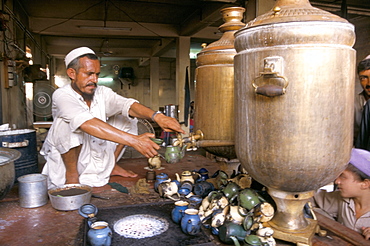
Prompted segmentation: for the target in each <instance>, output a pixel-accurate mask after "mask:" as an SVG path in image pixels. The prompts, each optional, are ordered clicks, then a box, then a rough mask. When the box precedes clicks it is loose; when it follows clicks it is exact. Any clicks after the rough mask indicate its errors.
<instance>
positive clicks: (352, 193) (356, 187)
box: [335, 170, 362, 198]
mask: <svg viewBox="0 0 370 246" xmlns="http://www.w3.org/2000/svg"><path fill="white" fill-rule="evenodd" d="M361 183H362V182H361V181H360V180H358V179H357V178H356V176H355V174H354V173H353V172H351V171H348V170H344V171H343V172H342V173H341V174H340V175H339V177H338V178H337V179H336V180H335V184H337V185H338V190H339V191H340V193H341V196H342V197H345V198H351V197H357V196H359V195H360V191H361Z"/></svg>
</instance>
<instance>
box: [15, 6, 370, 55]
mask: <svg viewBox="0 0 370 246" xmlns="http://www.w3.org/2000/svg"><path fill="white" fill-rule="evenodd" d="M252 1H255V0H251V1H249V2H252ZM343 1H344V2H346V5H342V7H341V4H342V2H343ZM343 1H342V0H340V1H335V0H318V1H311V4H312V5H313V6H315V7H319V8H322V9H324V10H327V11H331V12H333V13H336V14H338V15H342V13H347V19H351V18H357V17H358V16H365V17H366V18H370V0H343ZM230 6H241V7H246V8H248V1H240V0H16V5H15V8H16V7H18V8H20V11H21V12H23V13H24V14H25V16H28V21H29V26H30V30H31V32H33V33H35V34H39V35H41V36H42V37H43V39H44V40H45V42H46V51H47V53H48V54H50V55H51V56H55V57H59V58H63V57H64V56H65V54H66V53H68V52H69V51H70V50H72V49H73V48H75V47H79V46H89V47H91V48H92V49H94V50H95V51H96V52H97V53H98V54H99V56H100V57H102V58H105V59H119V58H125V59H127V58H130V59H132V58H135V59H138V58H145V57H151V56H171V54H172V55H173V54H175V52H174V51H175V47H176V38H177V37H179V36H190V37H191V43H192V46H194V47H198V48H200V44H201V43H203V42H206V43H209V42H213V41H214V40H217V39H219V38H220V33H219V32H218V27H219V26H220V25H221V24H222V23H223V20H222V16H221V14H220V10H221V9H223V8H225V7H230ZM341 10H342V11H341ZM343 10H346V11H344V12H343Z"/></svg>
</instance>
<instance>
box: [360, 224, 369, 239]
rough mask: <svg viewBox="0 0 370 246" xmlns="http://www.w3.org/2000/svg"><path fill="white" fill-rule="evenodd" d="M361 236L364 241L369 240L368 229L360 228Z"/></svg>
mask: <svg viewBox="0 0 370 246" xmlns="http://www.w3.org/2000/svg"><path fill="white" fill-rule="evenodd" d="M362 235H363V236H364V237H365V239H366V240H369V239H370V227H362Z"/></svg>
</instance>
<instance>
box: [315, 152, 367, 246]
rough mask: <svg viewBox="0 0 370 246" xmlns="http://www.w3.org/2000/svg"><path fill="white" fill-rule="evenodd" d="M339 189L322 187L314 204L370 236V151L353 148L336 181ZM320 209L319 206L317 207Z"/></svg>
mask: <svg viewBox="0 0 370 246" xmlns="http://www.w3.org/2000/svg"><path fill="white" fill-rule="evenodd" d="M335 184H336V185H337V190H335V191H333V192H326V191H325V190H319V192H318V193H317V194H316V195H315V196H314V199H313V200H314V201H313V202H314V206H315V207H318V208H319V210H321V211H323V212H324V213H326V215H329V217H332V218H335V219H336V220H337V221H338V222H339V223H341V224H343V225H345V226H346V227H348V228H351V229H352V230H355V231H357V232H359V233H361V234H362V235H363V236H364V237H365V239H366V240H369V239H370V152H368V151H366V150H363V149H355V148H354V149H352V153H351V159H350V161H349V164H348V166H347V168H346V169H345V170H344V171H343V172H342V173H341V174H340V175H339V177H338V178H337V179H336V180H335ZM315 210H316V209H315Z"/></svg>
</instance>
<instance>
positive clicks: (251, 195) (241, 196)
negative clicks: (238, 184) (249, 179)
mask: <svg viewBox="0 0 370 246" xmlns="http://www.w3.org/2000/svg"><path fill="white" fill-rule="evenodd" d="M235 198H237V199H238V205H239V206H240V207H243V208H245V209H247V210H251V209H252V208H254V207H256V206H257V205H258V204H260V203H261V201H260V199H259V197H258V194H257V192H255V191H254V190H252V189H249V188H246V189H243V190H241V191H239V193H237V194H235V195H234V196H233V197H232V198H231V199H230V203H231V202H232V201H234V199H235ZM239 212H240V210H239Z"/></svg>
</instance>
